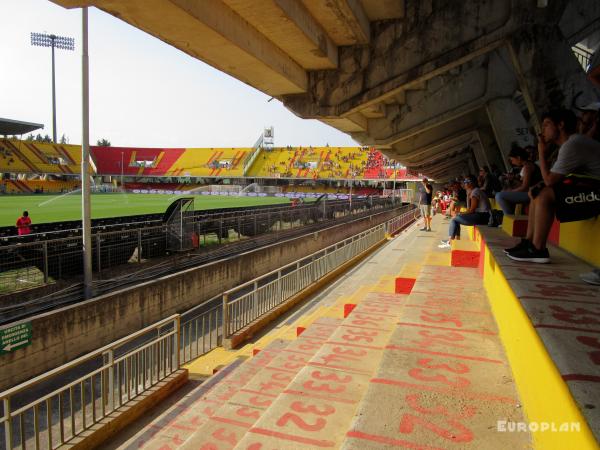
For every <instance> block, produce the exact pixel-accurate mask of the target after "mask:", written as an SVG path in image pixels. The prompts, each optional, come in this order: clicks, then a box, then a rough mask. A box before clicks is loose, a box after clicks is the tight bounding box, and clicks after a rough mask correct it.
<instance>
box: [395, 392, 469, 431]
mask: <svg viewBox="0 0 600 450" xmlns="http://www.w3.org/2000/svg"><path fill="white" fill-rule="evenodd" d="M405 400H406V403H407V404H408V405H409V406H410V407H411V408H412V410H413V411H415V412H417V413H420V414H419V415H416V414H403V415H402V417H401V418H400V426H399V431H400V433H404V434H409V433H412V432H413V431H414V429H415V427H416V426H419V425H420V426H422V427H423V428H425V429H427V430H429V431H431V432H433V433H435V434H437V435H438V436H440V437H442V438H444V439H447V440H449V441H452V442H471V441H472V440H473V432H472V431H471V430H469V429H468V428H467V427H466V426H465V425H463V424H462V423H461V422H460V420H463V419H468V418H470V417H472V416H473V415H474V414H475V411H476V410H475V408H474V407H471V406H467V407H463V408H461V413H460V414H452V413H450V412H448V410H447V409H446V408H445V407H444V406H441V405H438V406H435V407H433V408H426V407H424V406H422V405H421V404H420V403H419V394H407V395H406V397H405ZM429 403H430V401H428V405H429ZM428 416H442V417H443V418H444V421H445V423H443V424H441V425H442V426H440V424H437V423H433V422H431V421H430V420H428V419H429V418H430V417H428Z"/></svg>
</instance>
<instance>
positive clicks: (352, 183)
mask: <svg viewBox="0 0 600 450" xmlns="http://www.w3.org/2000/svg"><path fill="white" fill-rule="evenodd" d="M265 132H266V131H265ZM271 132H272V130H271ZM267 142H268V141H266V140H263V139H262V137H261V139H259V143H260V145H255V146H254V147H247V148H134V147H110V146H109V147H107V146H92V147H91V158H92V168H91V170H90V175H91V176H92V188H93V192H94V195H93V197H92V198H93V200H92V206H93V217H94V218H104V217H119V216H123V215H132V214H146V213H159V212H162V211H164V209H165V208H166V206H167V205H168V204H169V203H170V202H171V201H173V200H174V199H175V198H177V196H181V195H197V196H201V197H198V199H197V201H196V208H199V209H211V208H223V207H228V206H234V207H235V206H253V205H268V204H274V203H281V202H286V201H288V200H287V199H288V198H296V197H309V198H310V197H317V196H319V195H322V194H328V195H338V196H347V195H348V194H350V193H352V194H353V195H381V194H383V193H384V189H386V188H387V189H390V188H392V187H394V185H395V184H396V183H398V184H397V187H402V186H403V184H402V183H403V182H406V181H412V180H415V179H416V178H415V177H413V176H410V175H409V174H407V171H406V169H404V168H398V167H397V166H396V165H395V163H393V162H392V161H390V160H389V159H387V158H386V157H384V156H383V155H382V154H381V153H380V152H379V151H378V150H376V149H374V148H365V147H329V146H326V147H297V148H296V147H291V146H288V147H273V146H272V145H271V144H272V140H271V141H270V142H268V143H267ZM80 164H81V147H80V146H78V145H68V144H54V143H45V142H34V141H30V140H19V139H14V138H13V139H1V140H0V173H2V174H3V176H2V179H1V180H0V194H21V195H19V196H18V197H15V196H3V197H2V200H1V202H2V205H3V208H2V211H1V212H0V225H1V226H7V225H12V224H13V222H14V221H15V218H16V217H18V215H19V214H20V213H21V211H22V210H24V209H27V210H29V211H30V213H31V216H32V218H33V220H34V221H35V222H37V223H43V222H57V221H63V220H75V219H77V218H79V217H80V200H79V196H77V195H72V194H74V193H78V192H79V188H80V185H81V183H80V176H79V170H80ZM32 194H35V195H32ZM40 194H60V195H58V196H56V197H48V196H44V197H39V195H40ZM129 194H131V195H129ZM213 196H214V197H213Z"/></svg>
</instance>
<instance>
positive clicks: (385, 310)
mask: <svg viewBox="0 0 600 450" xmlns="http://www.w3.org/2000/svg"><path fill="white" fill-rule="evenodd" d="M361 311H364V312H366V313H375V314H386V313H388V312H390V310H389V309H388V308H376V307H374V306H366V307H364V308H361Z"/></svg>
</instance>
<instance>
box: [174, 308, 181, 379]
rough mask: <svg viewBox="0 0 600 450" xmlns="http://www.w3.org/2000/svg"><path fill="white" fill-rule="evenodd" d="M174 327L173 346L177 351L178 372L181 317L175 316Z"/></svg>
mask: <svg viewBox="0 0 600 450" xmlns="http://www.w3.org/2000/svg"><path fill="white" fill-rule="evenodd" d="M173 326H174V327H175V338H176V339H177V344H176V345H175V347H176V350H177V360H176V362H177V365H176V370H179V368H180V367H181V315H180V314H177V317H175V321H174V325H173Z"/></svg>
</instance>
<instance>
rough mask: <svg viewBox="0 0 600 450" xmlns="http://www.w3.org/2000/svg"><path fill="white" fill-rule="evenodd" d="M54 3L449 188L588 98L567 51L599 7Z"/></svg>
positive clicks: (572, 1) (292, 0) (598, 15)
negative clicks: (204, 68)
mask: <svg viewBox="0 0 600 450" xmlns="http://www.w3.org/2000/svg"><path fill="white" fill-rule="evenodd" d="M52 1H54V2H55V3H57V4H60V5H62V6H65V7H67V8H72V7H81V6H96V7H98V8H100V9H102V10H104V11H106V12H107V13H109V14H112V15H114V16H116V17H118V18H119V19H121V20H124V21H125V22H128V23H130V24H131V25H133V26H135V27H137V28H139V29H142V30H144V31H146V32H148V33H150V34H152V35H153V36H156V37H158V38H159V39H161V40H163V41H165V42H167V43H169V44H170V45H172V46H174V47H176V48H178V49H180V50H182V51H184V52H186V53H188V54H190V55H191V56H193V57H195V58H198V59H200V60H202V61H204V62H206V63H208V64H210V65H212V66H214V67H216V68H218V69H220V70H222V71H223V72H226V73H228V74H229V75H231V76H234V77H236V78H238V79H239V80H241V81H243V82H245V83H247V84H249V85H251V86H253V87H255V88H257V89H259V90H261V91H262V92H264V93H266V94H268V95H270V96H272V97H276V98H278V99H279V100H281V101H282V102H283V103H284V105H285V106H286V107H288V108H289V109H290V110H292V111H293V112H294V113H295V114H296V115H298V116H300V117H302V118H311V119H318V120H321V121H322V122H324V123H327V124H328V125H331V126H333V127H335V128H337V129H339V130H341V131H343V132H345V133H349V134H350V135H351V136H352V137H353V138H354V139H356V140H357V141H358V142H359V143H360V144H361V145H375V146H377V147H378V148H380V149H381V150H382V151H383V152H384V153H385V154H386V155H387V156H389V157H390V158H392V159H395V160H397V161H399V162H401V163H403V164H405V165H406V166H407V167H408V168H409V169H412V170H415V169H417V167H420V168H421V169H422V170H425V171H428V172H426V174H427V175H433V174H434V173H435V174H438V175H439V176H441V177H447V178H448V179H450V178H451V177H453V176H455V175H457V174H460V173H463V172H468V171H470V170H472V169H473V168H476V167H477V166H479V165H492V164H496V165H498V166H499V167H505V166H506V159H507V158H506V156H507V154H508V152H509V151H510V147H511V145H513V144H514V143H516V144H518V145H521V146H524V145H529V144H531V143H533V138H534V136H535V135H536V133H537V132H536V131H535V130H536V127H538V126H539V120H538V117H539V114H540V112H542V111H543V110H545V109H547V108H549V107H551V106H559V105H567V106H568V105H570V104H571V101H572V98H573V96H574V95H575V94H576V93H577V92H581V91H583V92H584V96H583V97H584V98H582V99H580V101H587V102H591V101H595V100H597V98H598V96H599V95H600V93H598V92H594V91H593V88H592V86H591V85H590V83H588V82H587V80H586V77H585V73H584V71H583V68H582V63H581V62H580V61H578V60H577V58H576V57H575V55H574V53H573V51H572V46H573V45H575V44H577V43H579V42H583V41H584V39H588V40H589V39H591V38H590V36H592V34H593V33H596V32H598V28H600V27H599V26H598V23H600V2H598V1H597V0H553V1H552V2H536V1H534V0H530V1H523V0H502V1H501V0H464V1H460V2H434V1H433V0H328V1H326V2H325V1H322V0H263V1H261V2H256V1H255V0H211V1H210V2H204V1H192V0H52ZM538 5H539V6H538ZM465 130H467V131H465ZM468 133H471V134H468ZM460 136H463V138H464V139H466V140H467V141H468V142H462V140H463V139H461V138H460ZM466 136H469V137H466ZM465 148H469V149H471V150H469V151H467V153H466V156H465V152H463V151H460V150H461V149H465ZM436 156H444V158H437V157H436ZM424 159H428V160H429V161H430V163H429V164H425V163H424V161H423V160H424ZM450 160H452V161H453V163H452V164H450V166H448V164H449V161H450Z"/></svg>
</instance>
